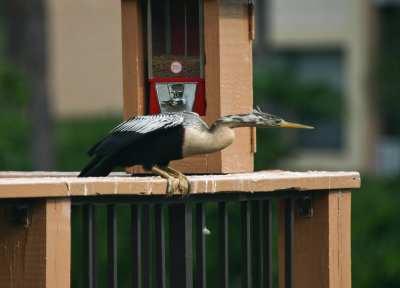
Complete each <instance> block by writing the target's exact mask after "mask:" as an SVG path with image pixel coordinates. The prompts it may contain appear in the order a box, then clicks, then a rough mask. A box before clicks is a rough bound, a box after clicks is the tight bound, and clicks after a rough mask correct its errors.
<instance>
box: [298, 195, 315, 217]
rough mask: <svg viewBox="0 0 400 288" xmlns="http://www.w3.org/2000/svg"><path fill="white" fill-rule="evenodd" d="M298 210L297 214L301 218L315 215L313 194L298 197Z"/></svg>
mask: <svg viewBox="0 0 400 288" xmlns="http://www.w3.org/2000/svg"><path fill="white" fill-rule="evenodd" d="M296 210H297V215H298V217H300V218H311V217H313V205H312V198H311V196H307V197H303V198H299V199H297V200H296Z"/></svg>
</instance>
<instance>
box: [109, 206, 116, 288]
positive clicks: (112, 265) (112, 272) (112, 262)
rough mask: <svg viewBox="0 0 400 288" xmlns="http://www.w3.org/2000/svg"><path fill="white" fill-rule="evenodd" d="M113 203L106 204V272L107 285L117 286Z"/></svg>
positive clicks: (114, 209) (114, 210)
mask: <svg viewBox="0 0 400 288" xmlns="http://www.w3.org/2000/svg"><path fill="white" fill-rule="evenodd" d="M116 208H117V207H116V205H115V204H108V205H107V226H108V227H107V272H108V287H111V288H116V287H118V274H117V265H118V248H117V209H116Z"/></svg>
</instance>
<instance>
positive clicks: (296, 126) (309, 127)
mask: <svg viewBox="0 0 400 288" xmlns="http://www.w3.org/2000/svg"><path fill="white" fill-rule="evenodd" d="M279 126H280V127H287V128H301V129H314V127H311V126H307V125H303V124H297V123H290V122H286V121H282V122H281V123H280V124H279Z"/></svg>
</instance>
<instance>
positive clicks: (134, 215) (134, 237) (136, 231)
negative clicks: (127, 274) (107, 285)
mask: <svg viewBox="0 0 400 288" xmlns="http://www.w3.org/2000/svg"><path fill="white" fill-rule="evenodd" d="M140 222H141V219H140V209H139V207H138V205H135V204H134V205H131V253H132V255H131V256H132V288H140V287H142V285H141V279H142V277H141V276H142V270H141V258H142V257H141V251H142V250H141V230H140V228H141V227H140Z"/></svg>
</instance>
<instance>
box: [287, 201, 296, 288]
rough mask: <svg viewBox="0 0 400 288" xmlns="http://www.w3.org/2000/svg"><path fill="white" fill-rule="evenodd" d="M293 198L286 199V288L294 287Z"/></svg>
mask: <svg viewBox="0 0 400 288" xmlns="http://www.w3.org/2000/svg"><path fill="white" fill-rule="evenodd" d="M293 203H294V202H293V199H292V198H288V199H286V200H285V288H293V287H294V279H293V269H294V265H293V252H294V251H293V250H294V205H293Z"/></svg>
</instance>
